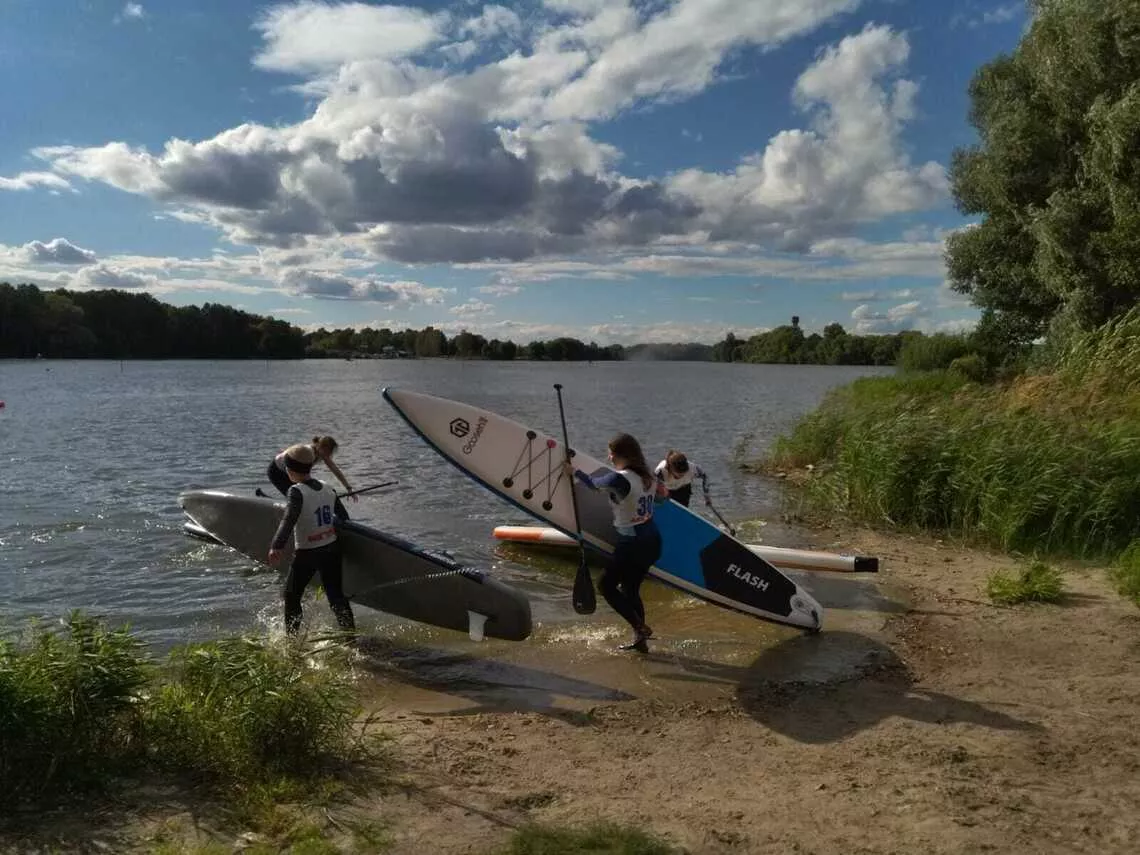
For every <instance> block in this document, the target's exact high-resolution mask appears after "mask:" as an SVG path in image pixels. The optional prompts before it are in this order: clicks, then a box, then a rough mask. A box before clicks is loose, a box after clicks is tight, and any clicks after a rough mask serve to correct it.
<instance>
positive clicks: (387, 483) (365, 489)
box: [337, 481, 400, 499]
mask: <svg viewBox="0 0 1140 855" xmlns="http://www.w3.org/2000/svg"><path fill="white" fill-rule="evenodd" d="M399 483H400V482H399V481H385V482H384V483H383V484H373V485H372V486H371V487H361V488H360V489H359V490H349V491H348V492H347V493H337V496H339V497H340V498H342V499H346V498H348V497H349V496H359V495H360V494H361V493H371V492H372V491H373V490H379V489H380V488H381V487H391V486H392V485H393V484H399Z"/></svg>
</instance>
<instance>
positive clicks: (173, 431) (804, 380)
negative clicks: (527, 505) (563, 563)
mask: <svg viewBox="0 0 1140 855" xmlns="http://www.w3.org/2000/svg"><path fill="white" fill-rule="evenodd" d="M892 371H893V369H890V368H886V369H876V368H849V367H831V366H774V365H719V364H713V363H677V362H621V363H594V364H587V363H529V362H518V363H492V362H454V361H443V360H438V361H437V360H409V361H400V360H384V361H380V360H376V361H362V360H356V361H344V360H335V361H334V360H312V361H303V362H269V363H266V362H124V363H119V362H104V361H99V362H89V361H74V362H69V361H54V360H47V361H35V362H32V361H24V362H12V361H8V362H0V400H3V401H4V402H5V407H4V408H3V409H0V438H2V439H3V449H4V451H3V455H4V459H5V460H6V461H7V465H6V467H5V471H4V477H3V479H2V480H0V623H4V624H7V625H9V626H11V625H12V624H15V623H20V622H22V620H23V619H25V618H27V617H31V616H38V617H44V618H49V619H55V618H58V617H61V616H63V615H65V614H66V613H67V612H68V610H70V609H73V608H82V609H84V610H86V611H88V612H91V613H94V614H98V615H102V616H105V617H106V618H108V619H109V620H110V621H111V622H112V623H115V624H119V623H128V624H130V625H131V627H132V628H133V629H134V630H135V631H136V632H138V633H139V634H140V635H141V636H142V637H143V638H145V639H146V640H147V641H148V642H150V643H151V644H153V645H154V646H155V647H156V648H158V649H161V648H166V647H169V646H170V645H173V644H176V643H182V642H185V641H189V640H205V639H209V638H213V637H217V636H220V635H226V634H231V633H234V632H242V631H249V630H264V629H265V628H266V627H271V626H273V625H274V624H275V622H276V623H279V622H280V614H279V613H280V594H279V587H278V584H279V582H278V578H277V576H276V574H275V573H274V572H273V571H270V570H267V569H265V568H260V567H258V566H257V565H255V564H253V563H252V562H250V561H248V560H247V559H245V558H243V557H241V556H237V555H235V554H233V553H231V552H229V551H228V550H226V549H224V548H221V547H217V546H212V545H209V544H205V543H202V542H201V541H198V540H195V539H193V538H190V537H187V536H186V535H184V534H183V531H182V522H183V514H182V511H181V509H180V508H179V507H178V504H177V496H178V493H179V492H180V491H182V490H186V489H190V488H197V487H229V488H241V489H247V490H250V491H252V490H253V489H254V488H255V487H257V486H264V487H266V488H267V489H269V485H268V482H266V481H265V479H264V471H265V467H266V464H267V463H268V461H269V459H270V458H271V457H272V455H273V454H275V453H276V452H277V451H279V450H280V449H281V448H283V447H284V446H286V445H288V444H290V443H292V442H299V441H305V440H307V439H309V438H311V437H312V436H313V435H314V434H316V433H329V434H332V435H333V436H335V437H336V438H337V439H338V440H339V441H340V444H341V450H340V452H339V453H338V455H337V462H338V463H339V464H340V466H341V468H342V469H343V470H344V472H345V474H346V475H347V476H348V478H349V479H350V481H351V482H352V483H353V486H355V487H362V486H367V485H369V484H373V483H378V482H380V481H386V480H389V479H397V480H398V481H399V485H398V486H397V487H396V488H393V489H392V490H390V491H387V492H384V493H381V494H375V495H371V496H362V497H361V498H360V501H359V502H357V503H355V504H353V503H351V502H350V503H349V504H348V508H349V511H350V513H351V514H352V516H353V518H354V519H357V520H360V521H361V522H365V523H369V524H372V525H374V526H376V527H378V528H382V529H385V530H388V531H391V532H393V533H395V534H398V535H400V536H402V537H405V538H408V539H410V540H413V541H416V542H418V543H421V544H422V545H425V546H430V547H433V548H442V549H447V550H448V551H450V552H452V553H453V554H454V555H455V556H456V557H457V558H459V559H460V560H462V561H465V562H467V563H470V564H474V565H476V566H479V567H482V568H484V569H487V570H490V571H491V572H493V573H496V574H498V575H499V576H501V577H502V578H503V579H504V580H505V581H508V582H514V583H515V584H518V585H519V586H520V587H523V588H525V589H526V590H527V592H528V593H529V594H530V595H531V596H532V601H533V607H534V614H535V619H536V622H538V623H544V624H551V623H557V622H559V621H569V620H573V619H575V618H576V616H575V615H574V613H573V610H572V609H571V607H570V599H569V595H568V591H569V588H570V585H571V583H572V579H571V578H570V577H569V576H568V575H567V574H565V573H559V572H546V571H544V569H543V567H542V562H541V561H539V562H537V563H536V562H535V561H532V560H528V558H527V556H526V555H525V554H522V553H520V552H517V551H512V550H511V549H510V548H504V546H503V545H502V544H499V543H497V542H496V541H495V540H494V538H493V537H492V536H491V530H492V528H494V526H496V525H500V524H508V523H516V524H527V523H534V524H537V521H534V520H531V519H530V518H528V517H526V516H525V515H524V514H522V513H521V512H519V511H518V510H516V509H514V508H513V507H511V506H510V505H508V504H507V503H505V502H503V501H501V500H499V499H497V498H496V497H494V496H493V495H492V494H490V493H489V492H487V491H486V490H484V489H483V488H481V487H479V486H478V485H476V484H474V483H473V482H471V481H470V480H468V479H467V478H465V477H464V476H463V475H462V474H461V473H460V472H459V471H458V470H456V469H454V468H453V467H451V466H450V464H447V463H446V462H444V461H443V459H442V458H440V457H439V456H438V455H436V454H435V452H433V451H432V450H431V449H429V448H428V447H427V446H426V445H425V444H424V443H423V442H422V441H421V440H420V439H419V438H418V437H416V436H415V435H414V434H413V433H412V432H411V430H410V429H409V428H408V427H407V426H406V425H405V424H404V423H403V422H402V421H401V419H400V418H399V417H398V416H397V415H396V413H395V411H394V410H392V409H391V408H390V407H389V406H388V405H387V404H386V403H385V402H384V401H383V399H382V398H381V396H380V389H381V387H383V386H386V385H387V386H393V387H397V388H407V389H413V390H418V391H424V392H429V393H432V394H436V395H442V396H444V397H450V398H456V399H459V400H463V401H467V402H470V403H472V404H475V405H478V406H483V407H486V408H488V409H491V410H495V411H497V412H500V413H502V414H504V415H507V416H510V417H512V418H515V419H517V420H519V421H522V422H524V423H528V424H533V425H535V426H536V427H538V428H539V429H543V430H546V431H548V432H550V433H553V434H556V435H557V434H558V433H559V431H560V427H559V421H558V408H557V403H556V398H555V394H554V390H553V388H552V385H553V384H554V383H562V384H563V386H564V389H563V395H564V399H565V402H566V406H567V414H566V416H567V426H568V428H569V432H570V442H571V445H574V446H577V447H580V448H583V449H585V450H588V451H589V452H590V453H591V454H593V455H595V456H598V457H602V458H603V459H604V456H605V444H606V441H607V440H608V438H609V437H610V436H611V435H612V434H613V433H614V432H616V431H618V430H628V431H629V432H631V433H633V434H634V435H635V436H637V437H638V438H639V439H640V440H641V441H642V444H643V446H644V447H645V449H646V454H647V457H648V458H649V459H650V463H651V464H656V462H657V461H658V460H659V459H660V458H661V457H662V456H663V455H664V453H665V451H667V450H668V449H669V448H670V447H673V448H678V449H680V450H683V451H685V452H686V453H687V454H688V455H689V457H690V459H691V460H694V461H696V462H698V463H699V464H700V465H701V466H702V467H703V468H704V469H705V470H706V471H707V472H708V473H709V478H710V481H711V488H712V492H713V500H714V503H715V504H716V507H717V509H718V510H720V512H721V513H722V514H724V516H725V517H727V518H728V519H730V520H740V519H746V518H752V517H769V518H771V517H772V516H773V515H774V514H775V511H776V509H777V507H778V504H777V502H778V493H777V491H776V489H775V488H774V487H773V485H772V484H771V483H769V482H768V481H766V480H765V479H762V478H759V477H756V476H752V475H748V474H746V473H743V472H741V471H739V470H738V468H737V464H738V463H739V462H740V461H741V460H744V459H749V458H752V457H755V456H757V455H759V454H761V453H762V452H763V451H764V450H765V449H766V448H768V447H769V446H770V445H771V443H772V442H773V440H774V439H775V438H776V437H777V436H778V435H779V434H781V433H782V432H784V431H786V430H787V429H789V428H790V427H791V426H792V425H793V424H794V423H795V422H796V420H797V419H798V418H799V417H800V416H802V415H803V414H804V413H806V412H808V411H809V410H811V409H812V408H813V407H815V405H816V404H818V403H819V401H820V400H821V398H822V397H823V395H824V393H825V392H826V391H827V390H828V389H830V388H832V387H834V386H837V385H842V384H846V383H849V382H851V381H852V380H854V379H856V378H857V377H860V376H866V375H872V374H889V373H891V372H892ZM327 474H328V473H327V470H324V469H323V468H321V469H319V470H318V477H321V478H324V477H326V476H327ZM773 530H774V529H773ZM767 542H770V543H772V544H773V545H782V546H795V545H797V544H795V543H789V542H785V541H783V540H782V539H779V538H776V537H772V538H770V539H767ZM658 587H660V586H658ZM655 596H662V597H665V596H674V597H682V595H679V594H673V593H672V592H668V593H667V594H655ZM599 611H604V604H602V607H601V608H600V609H599ZM713 611H716V612H719V611H720V610H713ZM306 613H307V615H308V616H309V617H311V618H313V619H314V620H315V621H317V622H327V621H329V615H328V609H327V607H326V606H325V604H324V602H323V600H311V599H310V600H307V601H306ZM357 617H358V622H359V623H360V625H361V628H362V629H363V630H364V631H366V632H370V631H375V632H385V631H407V630H408V628H407V627H396V626H393V624H394V621H392V620H391V619H389V618H387V617H386V616H385V615H383V614H381V613H378V612H374V611H370V610H368V609H363V608H358V609H357ZM413 629H414V628H413Z"/></svg>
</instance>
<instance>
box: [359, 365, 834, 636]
mask: <svg viewBox="0 0 1140 855" xmlns="http://www.w3.org/2000/svg"><path fill="white" fill-rule="evenodd" d="M382 394H383V396H384V399H385V400H386V401H387V402H388V403H389V404H391V405H392V407H393V408H394V409H395V410H396V412H398V413H399V414H400V416H401V417H403V419H404V421H406V422H407V423H408V425H409V426H410V427H411V428H412V429H413V430H415V431H416V433H418V434H419V435H420V437H421V438H423V439H424V440H425V441H426V442H427V443H428V445H430V446H431V447H432V448H434V449H435V450H436V451H437V452H438V453H439V454H440V455H442V456H443V457H444V459H446V460H448V461H449V462H451V463H452V464H454V465H455V466H456V467H457V468H459V469H460V470H461V471H463V472H464V473H466V474H467V475H469V476H470V477H471V478H473V479H475V480H476V481H478V482H479V483H480V484H482V485H483V486H484V487H486V488H487V489H489V490H491V491H492V492H494V493H496V494H497V495H499V496H500V497H502V498H504V499H507V500H508V501H510V502H511V503H513V504H514V505H515V506H517V507H518V508H520V509H522V510H523V511H525V512H527V513H528V514H530V515H531V516H534V517H536V518H538V519H540V520H542V521H544V522H546V523H548V524H550V525H552V526H554V527H556V528H558V529H559V530H561V531H563V532H564V533H566V534H569V535H571V536H574V535H575V525H574V509H573V502H572V501H571V496H570V490H571V489H573V490H574V491H575V493H576V495H577V501H578V517H579V520H580V522H581V529H582V537H583V540H584V541H585V542H586V544H587V545H588V546H591V547H593V548H594V549H596V550H598V551H601V552H603V553H611V552H613V550H614V547H615V545H616V544H617V540H618V533H617V531H616V530H615V529H614V527H613V514H612V512H611V510H610V501H609V498H608V496H607V495H606V493H604V492H601V491H595V490H591V489H590V488H589V487H587V486H585V485H584V484H580V483H577V482H575V483H573V484H571V482H570V480H569V479H567V478H566V476H565V474H564V473H563V471H562V461H563V459H564V451H563V448H562V445H561V443H560V442H559V441H558V440H556V439H555V438H554V437H552V436H549V435H547V434H544V433H541V432H540V431H537V430H535V429H532V428H529V427H527V426H525V425H522V424H520V423H518V422H516V421H513V420H512V419H509V418H506V417H505V416H501V415H498V414H496V413H493V412H491V411H489V410H483V409H480V408H478V407H474V406H471V405H470V404H464V403H461V402H459V401H453V400H449V399H447V398H440V397H436V396H434V395H426V394H423V393H419V392H408V391H403V390H396V389H389V388H385V389H383V390H382ZM570 453H571V459H572V460H573V462H574V465H575V466H576V467H577V468H578V469H581V470H583V471H584V472H587V473H589V474H590V475H591V476H592V477H597V476H599V475H601V474H604V473H606V472H610V471H612V470H611V469H610V468H609V467H607V466H605V465H604V464H602V463H601V462H600V461H598V460H597V459H595V458H593V457H590V456H589V455H587V454H584V453H582V452H580V451H577V450H575V449H571V450H570ZM654 517H655V519H656V520H657V526H658V528H659V529H660V530H661V539H662V552H661V557H660V559H659V560H658V561H657V563H656V564H655V565H654V567H653V568H652V569H651V570H650V573H651V575H653V576H654V577H655V578H658V579H660V580H661V581H663V582H666V583H667V584H670V585H673V586H674V587H677V588H680V589H682V590H684V591H687V592H689V593H691V594H694V595H695V596H698V597H701V598H702V599H705V600H708V601H709V602H712V603H715V604H717V605H720V606H725V607H727V608H731V609H735V610H737V611H742V612H745V613H747V614H751V615H754V616H756V617H759V618H763V619H766V620H771V621H774V622H777V623H783V624H789V625H792V626H798V627H801V628H804V629H808V630H812V631H815V630H818V629H820V628H821V626H822V623H823V609H822V607H821V606H820V605H819V603H817V602H816V601H815V599H814V598H812V596H811V595H810V594H808V593H807V592H806V591H804V590H803V589H802V588H800V587H799V586H798V585H797V584H796V583H795V582H793V581H792V580H791V579H789V578H788V577H787V576H785V575H784V574H783V573H781V572H780V571H779V570H778V569H777V568H776V567H775V566H773V565H772V564H771V563H769V562H768V561H766V560H765V559H763V558H761V557H760V556H758V555H756V554H755V553H754V552H752V551H751V550H750V549H749V548H748V546H747V545H745V544H744V543H742V542H740V541H739V540H736V539H735V538H734V537H732V536H731V535H729V534H727V533H726V532H724V531H722V530H721V529H719V528H718V527H717V526H715V525H713V524H712V523H710V522H709V521H708V520H706V519H705V518H704V517H701V516H700V515H698V514H695V513H693V512H692V511H691V510H689V509H688V508H686V507H684V506H683V505H680V504H677V503H676V502H674V501H672V500H666V501H664V502H662V503H660V504H657V505H656V506H655V510H654Z"/></svg>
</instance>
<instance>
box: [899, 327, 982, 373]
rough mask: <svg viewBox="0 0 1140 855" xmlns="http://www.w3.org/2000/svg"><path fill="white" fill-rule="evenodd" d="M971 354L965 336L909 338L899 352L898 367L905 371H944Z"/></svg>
mask: <svg viewBox="0 0 1140 855" xmlns="http://www.w3.org/2000/svg"><path fill="white" fill-rule="evenodd" d="M969 352H970V345H969V343H968V341H967V339H966V336H964V335H950V334H949V333H935V334H934V335H924V336H907V338H906V341H904V342H903V346H902V348H901V349H900V350H899V358H898V362H897V365H898V367H899V368H901V369H902V370H903V371H943V370H945V369H947V368H949V367H950V363H952V362H953V361H954V360H955V359H958V358H959V357H962V356H965V355H966V354H967V353H969Z"/></svg>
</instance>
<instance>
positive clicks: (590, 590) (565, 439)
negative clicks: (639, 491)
mask: <svg viewBox="0 0 1140 855" xmlns="http://www.w3.org/2000/svg"><path fill="white" fill-rule="evenodd" d="M554 391H555V392H557V393H558V418H559V419H560V420H561V421H562V449H563V454H564V455H565V457H566V463H567V464H568V465H569V466H570V467H571V468H572V467H573V465H574V464H573V463H571V461H570V435H569V433H568V432H567V430H566V409H565V407H563V406H562V384H561V383H555V384H554ZM567 486H569V488H570V504H571V506H572V507H573V508H574V533H575V534H576V535H578V550H579V555H580V558H579V561H578V575H577V576H576V577H575V579H574V611H576V612H578V613H579V614H591V613H592V612H593V611H594V609H595V608H597V604H596V600H595V598H594V582H593V578H592V577H591V576H590V568H589V566H588V564H587V560H586V542H585V541H584V540H583V539H582V523H581V520H580V519H579V518H578V491H577V490H575V489H574V475H573V474H572V473H571V475H570V482H569V484H568V485H567Z"/></svg>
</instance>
